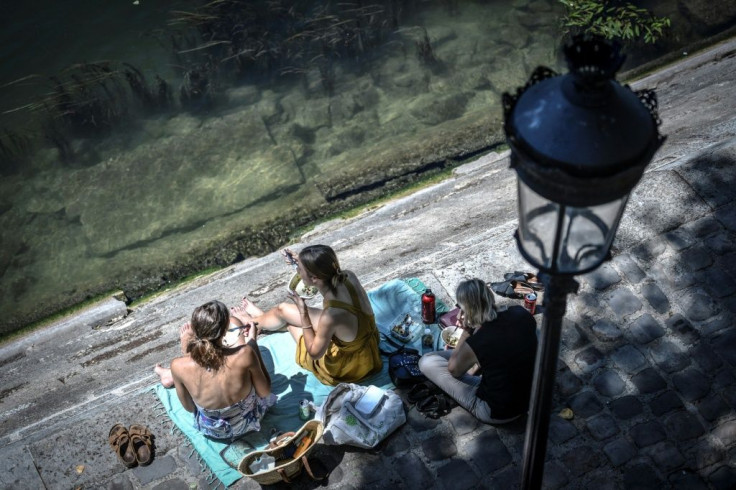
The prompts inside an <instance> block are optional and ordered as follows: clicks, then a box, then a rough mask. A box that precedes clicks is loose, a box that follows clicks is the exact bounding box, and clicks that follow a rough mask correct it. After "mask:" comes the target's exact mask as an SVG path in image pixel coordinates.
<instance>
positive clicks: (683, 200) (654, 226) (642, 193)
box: [616, 171, 711, 248]
mask: <svg viewBox="0 0 736 490" xmlns="http://www.w3.org/2000/svg"><path fill="white" fill-rule="evenodd" d="M644 186H646V187H644ZM710 211H711V209H710V207H709V206H708V205H707V204H705V203H704V202H703V201H702V199H701V198H700V196H698V195H697V194H696V193H695V192H694V191H693V189H692V188H691V187H690V186H689V185H688V183H687V182H685V181H684V180H683V179H682V178H681V177H680V176H679V175H677V173H675V172H674V171H657V172H649V173H647V174H645V176H644V178H643V179H642V181H641V182H640V183H639V186H637V188H636V189H634V192H632V194H631V198H630V200H629V204H628V206H627V207H626V213H625V214H624V217H623V219H622V220H621V227H620V230H619V233H618V235H617V236H616V241H617V243H619V244H621V246H622V248H627V247H628V246H629V245H633V244H635V243H639V242H640V241H642V240H643V239H647V238H651V237H654V236H657V235H660V234H662V233H664V232H666V231H669V230H674V229H676V228H678V227H679V226H680V225H682V224H683V223H685V222H687V221H690V220H691V219H693V218H699V217H701V216H705V215H706V214H708V213H709V212H710ZM686 216H687V217H688V219H686V218H685V217H686Z"/></svg>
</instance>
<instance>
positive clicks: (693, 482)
mask: <svg viewBox="0 0 736 490" xmlns="http://www.w3.org/2000/svg"><path fill="white" fill-rule="evenodd" d="M668 481H669V483H670V485H672V488H673V489H675V490H708V484H707V483H705V482H704V481H703V479H702V478H700V477H699V476H698V475H697V474H695V473H692V472H690V471H676V472H674V473H672V474H671V475H670V477H669V480H668Z"/></svg>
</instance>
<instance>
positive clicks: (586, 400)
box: [569, 391, 603, 418]
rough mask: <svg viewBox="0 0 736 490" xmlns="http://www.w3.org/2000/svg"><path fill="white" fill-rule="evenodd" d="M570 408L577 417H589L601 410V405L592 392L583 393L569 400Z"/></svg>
mask: <svg viewBox="0 0 736 490" xmlns="http://www.w3.org/2000/svg"><path fill="white" fill-rule="evenodd" d="M569 404H570V408H571V409H572V411H573V412H574V413H575V415H576V416H578V417H584V418H585V417H590V416H593V415H595V414H597V413H598V412H600V411H601V410H603V403H601V401H600V400H599V399H598V397H597V396H595V394H593V392H592V391H583V392H582V393H580V394H578V395H575V396H574V397H572V398H571V399H570V400H569Z"/></svg>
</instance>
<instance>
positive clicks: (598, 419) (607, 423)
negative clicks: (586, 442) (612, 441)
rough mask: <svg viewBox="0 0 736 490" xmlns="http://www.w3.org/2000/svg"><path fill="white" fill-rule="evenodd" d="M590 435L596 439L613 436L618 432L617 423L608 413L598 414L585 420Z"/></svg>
mask: <svg viewBox="0 0 736 490" xmlns="http://www.w3.org/2000/svg"><path fill="white" fill-rule="evenodd" d="M585 424H586V426H587V427H588V431H589V432H590V435H592V436H593V438H594V439H595V440H597V441H602V440H604V439H608V438H609V437H613V436H615V435H616V434H618V433H619V428H618V424H616V421H615V420H614V419H613V417H611V416H610V415H606V414H600V415H596V416H594V417H590V418H589V419H588V420H586V421H585Z"/></svg>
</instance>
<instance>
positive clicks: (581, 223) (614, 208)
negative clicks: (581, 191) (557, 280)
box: [557, 195, 628, 274]
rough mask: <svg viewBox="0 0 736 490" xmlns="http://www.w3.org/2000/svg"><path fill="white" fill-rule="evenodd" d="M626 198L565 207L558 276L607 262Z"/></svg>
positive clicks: (575, 272) (558, 256)
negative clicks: (595, 204) (591, 204)
mask: <svg viewBox="0 0 736 490" xmlns="http://www.w3.org/2000/svg"><path fill="white" fill-rule="evenodd" d="M627 198H628V195H627V196H624V197H622V198H620V199H616V200H615V201H612V202H609V203H606V204H601V205H598V206H590V207H583V208H579V207H572V206H567V207H566V208H565V213H564V215H565V217H564V220H563V221H564V223H563V226H562V229H561V230H560V231H561V232H562V233H561V236H560V246H559V251H558V254H557V268H558V270H559V272H560V273H561V274H579V273H581V272H585V271H588V270H592V269H595V268H596V267H598V266H599V265H600V264H601V262H603V261H604V260H605V259H606V257H607V255H608V251H609V250H610V248H611V243H612V242H613V237H614V236H615V235H616V230H617V228H618V223H619V220H620V218H621V214H622V212H623V209H624V207H625V205H626V200H627Z"/></svg>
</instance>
